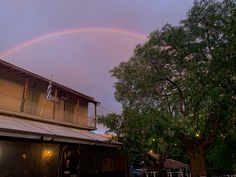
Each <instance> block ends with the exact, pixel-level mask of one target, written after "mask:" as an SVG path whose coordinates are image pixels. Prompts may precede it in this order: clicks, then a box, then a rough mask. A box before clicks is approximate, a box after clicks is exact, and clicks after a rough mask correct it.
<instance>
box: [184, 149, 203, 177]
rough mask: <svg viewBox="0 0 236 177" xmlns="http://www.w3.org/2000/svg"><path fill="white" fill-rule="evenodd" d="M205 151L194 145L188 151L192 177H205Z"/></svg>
mask: <svg viewBox="0 0 236 177" xmlns="http://www.w3.org/2000/svg"><path fill="white" fill-rule="evenodd" d="M205 151H206V149H205V148H204V147H202V146H200V145H196V144H195V145H193V147H192V148H191V149H189V151H188V154H189V156H190V167H191V173H192V177H199V176H207V165H206V156H205Z"/></svg>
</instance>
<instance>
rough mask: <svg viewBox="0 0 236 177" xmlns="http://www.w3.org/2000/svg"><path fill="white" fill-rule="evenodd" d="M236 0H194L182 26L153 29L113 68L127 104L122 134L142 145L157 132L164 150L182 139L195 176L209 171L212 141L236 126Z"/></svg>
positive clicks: (120, 98)
mask: <svg viewBox="0 0 236 177" xmlns="http://www.w3.org/2000/svg"><path fill="white" fill-rule="evenodd" d="M235 7H236V2H235V1H234V0H222V1H215V0H201V1H195V2H194V6H193V7H192V8H191V9H190V10H189V12H188V14H187V18H186V19H185V20H182V21H181V22H180V24H179V25H178V26H172V25H170V24H166V25H165V26H164V27H163V28H162V29H161V30H156V31H154V32H152V33H151V34H150V36H149V40H148V41H147V42H146V43H145V44H143V45H138V46H137V47H136V48H135V49H134V54H133V56H132V57H131V58H130V59H129V60H128V61H127V62H122V63H120V65H119V66H117V67H115V68H114V69H113V70H112V71H111V73H112V76H114V77H116V78H117V80H118V81H117V82H116V83H115V88H116V92H115V98H116V100H117V101H119V102H120V103H122V105H123V115H122V116H121V117H119V120H120V126H119V128H118V129H119V131H120V132H119V134H120V135H121V134H123V135H122V136H123V138H131V139H132V138H135V139H136V141H135V140H133V141H132V142H136V143H137V144H136V145H137V146H139V147H142V148H147V147H148V145H149V144H150V141H152V140H155V141H157V140H158V141H159V142H158V144H159V147H158V148H157V150H158V151H159V152H160V151H162V152H163V154H165V153H166V152H167V150H168V151H170V150H171V149H173V147H174V146H178V147H180V148H181V149H182V150H184V151H185V152H186V153H187V155H188V156H189V158H190V160H191V168H192V171H193V176H194V177H195V176H197V175H200V176H203V175H206V173H207V172H206V162H205V152H206V149H207V147H208V146H209V145H211V144H213V143H214V142H215V140H216V138H217V137H218V136H223V137H224V136H226V135H227V134H229V133H230V132H231V130H234V129H235V128H236V8H235ZM108 117H109V116H108ZM116 118H118V117H116ZM117 120H118V119H117ZM118 129H117V130H118ZM113 130H115V128H114V129H113ZM140 144H142V145H140ZM151 144H153V142H152V143H151ZM132 145H133V144H132Z"/></svg>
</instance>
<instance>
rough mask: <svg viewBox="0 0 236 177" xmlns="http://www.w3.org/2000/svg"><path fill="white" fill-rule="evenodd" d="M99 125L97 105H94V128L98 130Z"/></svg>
mask: <svg viewBox="0 0 236 177" xmlns="http://www.w3.org/2000/svg"><path fill="white" fill-rule="evenodd" d="M96 124H97V103H94V128H96Z"/></svg>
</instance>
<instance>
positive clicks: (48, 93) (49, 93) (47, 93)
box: [46, 80, 52, 100]
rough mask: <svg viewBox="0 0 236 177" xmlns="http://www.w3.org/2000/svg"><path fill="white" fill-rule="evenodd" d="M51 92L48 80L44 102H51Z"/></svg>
mask: <svg viewBox="0 0 236 177" xmlns="http://www.w3.org/2000/svg"><path fill="white" fill-rule="evenodd" d="M51 92H52V81H51V80H50V82H49V84H48V88H47V92H46V100H51V97H52V95H51Z"/></svg>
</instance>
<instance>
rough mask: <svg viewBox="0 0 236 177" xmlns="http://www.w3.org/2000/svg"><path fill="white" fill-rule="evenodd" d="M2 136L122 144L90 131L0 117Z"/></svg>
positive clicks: (91, 143) (80, 142) (117, 145)
mask: <svg viewBox="0 0 236 177" xmlns="http://www.w3.org/2000/svg"><path fill="white" fill-rule="evenodd" d="M0 136H5V137H17V138H29V139H42V140H46V141H47V140H48V141H55V142H67V143H78V144H90V145H101V146H114V147H119V146H120V143H117V142H111V140H110V139H109V138H107V137H104V136H102V135H99V134H96V133H94V132H91V131H88V130H81V129H76V128H71V127H64V126H61V125H54V124H50V123H43V122H37V121H33V120H27V119H21V118H17V117H10V116H6V115H0Z"/></svg>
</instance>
